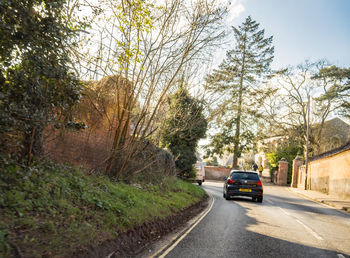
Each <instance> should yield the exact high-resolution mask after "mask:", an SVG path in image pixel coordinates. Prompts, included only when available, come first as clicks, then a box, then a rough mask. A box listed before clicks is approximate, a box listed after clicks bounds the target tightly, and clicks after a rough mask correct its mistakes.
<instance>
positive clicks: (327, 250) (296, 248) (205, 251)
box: [165, 182, 350, 258]
mask: <svg viewBox="0 0 350 258" xmlns="http://www.w3.org/2000/svg"><path fill="white" fill-rule="evenodd" d="M222 184H223V183H221V182H220V183H219V182H218V183H215V182H205V183H204V184H203V185H202V187H203V188H204V189H205V190H206V191H207V192H208V193H209V194H210V195H212V196H213V198H214V205H213V208H212V209H211V211H210V212H209V213H208V214H207V216H206V217H205V218H203V219H202V221H201V222H200V223H199V224H198V225H197V226H196V227H195V228H194V229H193V230H192V231H191V232H190V233H189V234H188V235H187V236H186V237H185V238H184V239H183V240H182V241H181V242H180V243H179V244H178V245H177V246H176V247H175V248H174V249H172V250H171V251H170V252H169V253H168V254H167V255H166V256H165V257H167V258H170V257H176V258H180V257H181V258H183V257H339V258H342V257H350V216H349V215H348V214H345V213H342V212H340V211H338V210H335V209H333V208H330V207H328V206H325V205H322V204H318V203H315V202H312V201H309V200H307V199H304V198H302V197H299V196H298V195H297V194H295V193H292V192H290V191H289V190H288V189H287V188H286V187H281V186H274V185H264V201H263V203H257V202H252V200H251V199H250V198H245V197H241V198H240V197H237V198H234V199H231V200H225V199H224V198H223V196H222Z"/></svg>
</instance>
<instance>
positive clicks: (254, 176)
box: [231, 172, 259, 180]
mask: <svg viewBox="0 0 350 258" xmlns="http://www.w3.org/2000/svg"><path fill="white" fill-rule="evenodd" d="M231 178H232V179H234V180H239V179H246V180H259V176H258V174H256V173H246V172H245V173H242V172H237V173H232V176H231Z"/></svg>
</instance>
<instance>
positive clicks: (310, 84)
mask: <svg viewBox="0 0 350 258" xmlns="http://www.w3.org/2000/svg"><path fill="white" fill-rule="evenodd" d="M327 66H328V63H327V62H326V61H324V60H320V61H317V62H309V61H305V63H303V64H300V65H298V66H297V67H289V68H287V69H284V70H281V71H279V72H278V74H277V76H276V77H275V78H274V79H273V82H272V84H274V85H275V92H276V94H275V95H274V99H272V101H273V102H274V104H275V106H271V105H268V103H267V101H265V107H266V106H269V107H270V108H269V110H270V112H271V114H273V115H272V116H270V118H271V119H272V124H273V125H275V128H278V129H277V130H279V131H280V132H281V130H283V131H284V132H285V133H289V134H290V133H292V134H293V135H294V137H296V139H298V138H299V142H301V143H303V142H305V137H306V134H307V123H308V122H307V114H308V99H310V100H311V105H310V107H311V119H310V125H311V127H310V130H311V131H310V144H311V145H312V147H313V150H312V154H318V153H319V152H320V147H321V139H322V138H321V137H322V132H323V129H324V123H325V121H326V120H327V118H329V116H330V114H332V113H333V114H334V112H335V111H336V110H338V109H339V107H340V105H339V104H338V103H337V102H336V101H335V98H321V97H320V96H323V95H325V94H327V92H329V90H330V89H331V86H332V85H333V84H332V82H331V80H327V79H326V78H323V77H316V76H315V75H317V74H319V71H320V70H322V69H323V68H325V67H327ZM276 102H278V103H276ZM270 104H271V103H270Z"/></svg>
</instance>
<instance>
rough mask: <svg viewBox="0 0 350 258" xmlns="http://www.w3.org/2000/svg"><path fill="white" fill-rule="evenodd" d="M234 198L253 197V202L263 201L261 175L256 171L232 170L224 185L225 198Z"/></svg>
mask: <svg viewBox="0 0 350 258" xmlns="http://www.w3.org/2000/svg"><path fill="white" fill-rule="evenodd" d="M233 196H248V197H252V199H253V201H258V202H262V201H263V185H262V182H261V180H260V178H259V174H258V173H257V172H254V171H244V170H232V171H231V172H230V175H229V176H228V178H226V179H225V184H224V198H225V199H226V200H229V199H230V198H231V197H233Z"/></svg>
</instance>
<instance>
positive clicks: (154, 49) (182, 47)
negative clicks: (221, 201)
mask: <svg viewBox="0 0 350 258" xmlns="http://www.w3.org/2000/svg"><path fill="white" fill-rule="evenodd" d="M99 10H103V11H102V12H101V13H100V14H99V16H97V18H96V19H95V23H94V24H93V25H92V28H93V29H94V31H93V34H92V35H91V34H90V35H87V36H85V37H84V40H86V39H89V38H90V40H88V41H86V44H83V48H82V49H83V50H85V53H84V51H80V52H79V51H77V52H76V58H77V60H78V61H77V63H79V64H80V65H81V66H80V67H79V71H80V72H81V74H82V76H85V77H87V78H88V79H93V80H96V79H100V78H102V77H105V76H110V75H116V76H112V77H111V76H110V77H109V79H110V80H114V82H113V81H111V83H109V85H114V86H113V87H114V93H113V95H115V98H116V99H117V101H116V105H115V110H114V112H113V113H112V114H108V115H109V117H110V119H108V121H110V129H111V130H112V134H113V144H112V147H111V151H110V155H109V157H108V158H107V159H106V172H107V174H109V175H112V176H114V177H116V178H119V177H120V176H121V175H122V174H123V173H128V172H130V171H128V169H127V166H128V164H129V162H130V160H131V159H132V158H133V156H135V155H137V153H138V152H139V151H140V150H139V146H140V142H142V141H144V140H145V139H148V138H149V137H150V136H151V135H153V134H154V133H155V132H156V131H157V130H159V127H160V126H162V121H160V120H162V115H161V111H162V110H164V109H163V108H162V106H163V103H164V101H165V100H166V97H167V95H168V94H169V93H170V92H171V91H172V90H173V87H174V85H175V83H176V81H178V80H179V79H180V78H181V77H182V76H184V74H188V73H187V72H188V71H190V70H191V69H189V67H191V66H192V64H193V63H195V62H198V61H201V62H203V60H205V59H207V60H208V59H209V55H207V54H206V53H207V51H208V50H210V48H212V47H214V46H217V44H219V40H220V39H221V38H222V37H223V36H224V32H223V29H222V28H221V26H220V25H221V22H222V20H223V17H224V15H225V13H226V7H225V6H220V5H219V4H218V3H217V2H216V1H215V0H212V1H209V0H193V1H185V0H165V1H164V2H162V3H161V4H159V3H157V1H137V0H134V1H126V0H122V1H114V0H104V1H101V2H100V7H99ZM82 43H83V42H82ZM116 157H117V159H118V162H117V163H118V164H117V165H116Z"/></svg>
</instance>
